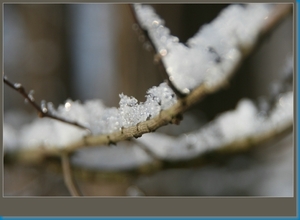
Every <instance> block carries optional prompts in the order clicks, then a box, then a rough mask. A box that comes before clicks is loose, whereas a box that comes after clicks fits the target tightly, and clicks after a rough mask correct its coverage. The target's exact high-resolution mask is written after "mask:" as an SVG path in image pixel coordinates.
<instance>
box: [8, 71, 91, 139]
mask: <svg viewBox="0 0 300 220" xmlns="http://www.w3.org/2000/svg"><path fill="white" fill-rule="evenodd" d="M3 82H4V83H5V84H6V85H8V86H9V87H10V88H12V89H13V90H15V91H17V92H18V93H20V94H21V95H22V96H23V97H24V98H25V100H26V101H28V102H29V103H30V104H31V106H32V107H33V108H34V109H35V110H37V112H38V116H39V117H40V118H44V117H46V118H51V119H54V120H57V121H60V122H63V123H67V124H70V125H74V126H76V127H78V128H81V129H85V130H87V131H88V132H89V133H91V131H90V129H89V128H87V127H85V126H83V125H81V124H79V123H77V122H73V121H68V120H66V119H64V118H61V117H59V116H55V115H53V114H51V113H50V112H49V111H48V109H47V108H46V107H43V108H42V107H41V106H39V105H38V104H37V103H36V102H35V101H34V98H33V97H32V96H30V95H29V94H28V93H27V92H26V91H25V88H24V87H23V86H22V84H20V83H12V82H10V81H9V80H8V79H7V77H6V76H4V77H3Z"/></svg>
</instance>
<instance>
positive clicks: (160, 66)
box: [129, 4, 186, 98]
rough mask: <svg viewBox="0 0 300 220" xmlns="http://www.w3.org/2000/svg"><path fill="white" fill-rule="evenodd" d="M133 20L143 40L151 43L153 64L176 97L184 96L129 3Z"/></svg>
mask: <svg viewBox="0 0 300 220" xmlns="http://www.w3.org/2000/svg"><path fill="white" fill-rule="evenodd" d="M129 8H130V11H131V14H132V17H133V20H134V22H135V25H136V32H137V33H138V34H139V35H140V36H143V37H144V38H145V40H144V42H143V43H145V42H148V43H149V44H150V45H151V48H152V49H153V50H152V51H154V62H155V64H157V65H158V69H159V71H160V72H161V74H162V76H163V77H164V78H165V79H166V80H167V83H168V85H169V86H170V87H171V88H172V90H173V91H174V93H175V94H176V95H177V97H179V98H182V97H184V96H186V94H183V93H181V92H180V91H179V90H178V89H177V88H176V87H175V86H174V85H173V83H172V81H171V80H170V78H169V74H168V73H167V69H166V67H165V64H164V63H163V61H162V57H161V55H160V53H159V51H158V50H157V48H156V47H155V44H154V42H153V41H152V40H151V38H150V37H149V34H148V31H147V30H145V29H144V28H143V27H142V25H141V24H140V21H139V19H138V18H137V16H136V13H135V10H134V6H133V5H132V4H130V5H129Z"/></svg>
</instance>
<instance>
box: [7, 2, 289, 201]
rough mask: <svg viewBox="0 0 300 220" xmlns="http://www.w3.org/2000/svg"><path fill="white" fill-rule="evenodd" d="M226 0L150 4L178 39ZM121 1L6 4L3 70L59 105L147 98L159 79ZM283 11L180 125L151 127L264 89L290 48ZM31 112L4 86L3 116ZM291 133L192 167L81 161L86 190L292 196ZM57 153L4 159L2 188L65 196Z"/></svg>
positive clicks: (213, 110)
mask: <svg viewBox="0 0 300 220" xmlns="http://www.w3.org/2000/svg"><path fill="white" fill-rule="evenodd" d="M226 6H227V5H225V4H167V5H166V4H159V5H154V7H155V9H156V10H157V12H158V14H159V15H160V16H161V17H162V18H163V19H164V20H165V22H166V26H167V27H169V28H170V30H171V33H172V34H173V35H176V36H178V37H179V39H180V41H181V42H183V43H184V42H186V41H187V39H188V38H190V37H192V36H193V35H194V34H195V33H196V32H197V31H198V30H199V27H200V26H201V25H203V24H205V23H208V22H210V21H211V20H213V18H215V17H216V16H217V14H218V13H219V12H220V11H221V10H222V9H223V8H224V7H226ZM133 22H134V19H133V17H132V14H131V11H130V9H129V6H128V5H126V4H4V31H3V36H4V43H3V45H4V47H3V48H4V73H5V75H6V76H7V77H8V79H9V80H11V81H13V82H20V83H21V84H23V86H24V87H25V88H26V89H27V91H29V90H31V89H32V90H34V97H35V100H36V101H37V102H40V101H41V100H46V101H51V102H53V103H54V105H55V106H56V107H57V106H58V105H59V104H63V103H64V101H65V100H67V99H68V98H71V99H72V100H82V101H84V100H88V99H102V100H103V101H104V103H105V104H106V105H107V106H118V102H119V96H118V94H120V93H124V94H126V95H129V96H134V97H136V98H137V99H138V100H139V101H144V100H145V94H146V91H147V90H148V89H149V88H150V87H152V86H155V85H158V84H159V83H161V82H162V81H163V80H164V77H163V76H162V75H161V74H160V72H159V69H158V67H157V66H155V65H154V62H153V53H151V52H149V51H147V50H146V49H145V48H144V46H143V44H142V43H141V42H140V41H139V37H138V36H137V34H136V33H135V32H134V30H133V28H132V25H133ZM293 34H294V32H293V16H292V15H290V16H289V17H288V18H287V19H285V20H284V21H283V22H282V23H281V24H280V26H279V27H278V28H277V29H276V30H275V31H274V32H273V33H272V34H271V35H269V36H268V38H267V39H265V41H264V43H263V44H262V45H260V47H259V49H258V50H256V52H255V53H254V54H253V55H251V56H250V57H249V58H247V59H246V60H245V62H244V63H243V65H242V66H241V68H240V69H239V71H238V73H237V74H236V76H234V77H233V79H232V80H231V82H230V85H229V86H228V87H227V88H225V89H222V90H221V91H220V92H217V93H216V94H213V95H211V96H209V97H207V98H205V99H204V100H203V101H202V102H201V103H199V104H197V105H196V106H195V107H193V108H192V109H191V110H189V111H188V112H187V113H186V115H185V118H184V120H183V121H182V123H181V125H179V126H173V125H172V126H167V127H165V128H161V129H160V130H159V132H165V133H168V134H170V135H178V134H181V133H184V132H187V131H190V130H193V129H194V128H196V127H199V125H201V124H205V123H206V122H208V121H210V120H212V119H213V118H215V117H216V116H217V115H218V114H220V113H221V112H223V111H226V110H230V109H233V108H235V106H236V104H237V102H238V101H239V100H240V99H241V98H243V97H247V98H251V99H254V100H255V99H256V100H257V99H258V98H259V97H261V96H268V95H270V94H271V93H272V90H271V88H272V83H273V82H276V80H277V81H278V79H279V78H280V77H279V76H280V74H281V73H282V72H283V71H284V68H285V63H286V60H287V59H288V58H289V57H292V56H293V42H294V39H293ZM34 117H36V113H35V112H34V110H33V109H32V107H31V106H29V105H27V104H25V103H24V99H23V98H22V97H21V96H20V95H19V94H17V93H16V92H15V91H12V90H11V89H10V88H8V87H6V86H4V122H5V123H8V124H10V125H11V126H12V127H14V128H15V129H17V128H18V127H20V126H22V125H23V124H24V123H29V122H30V121H31V120H32V119H33V118H34ZM293 161H294V154H293V134H292V133H291V134H289V135H287V136H286V137H284V138H281V139H276V141H274V142H272V143H268V144H265V145H263V146H259V147H257V148H255V149H252V150H249V151H247V152H240V153H237V154H234V155H225V156H223V157H220V158H219V157H217V158H215V159H213V160H211V161H210V162H209V163H208V164H207V165H205V166H201V167H195V168H192V169H171V170H164V171H160V172H157V173H155V174H151V175H138V176H136V175H135V176H133V177H130V178H128V177H123V176H122V175H121V176H119V175H117V176H114V175H110V176H109V177H108V176H107V175H104V174H103V173H101V172H98V171H91V170H88V171H86V170H80V171H78V172H77V174H76V175H77V181H78V184H79V185H80V187H81V188H82V190H83V191H84V192H85V195H105V196H113V195H118V196H123V195H158V196H170V195H180V196H181V195H183V196H184V195H196V196H197V195H199V196H201V195H206V196H209V195H220V196H223V195H237V196H245V195H246V196H248V195H250V196H251V195H254V196H255V195H258V196H292V195H293V187H294V185H293V181H294V179H293V170H294V169H293V165H294V163H293ZM55 164H57V161H53V163H51V162H47V164H45V165H43V166H32V165H24V164H18V163H14V162H13V161H10V160H8V159H7V160H5V167H4V195H16V196H18V195H21V196H31V195H38V196H53V195H69V192H68V190H67V189H66V187H65V185H64V183H63V177H62V174H61V171H60V168H59V166H57V165H55Z"/></svg>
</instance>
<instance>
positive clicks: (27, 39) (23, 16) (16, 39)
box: [4, 4, 70, 111]
mask: <svg viewBox="0 0 300 220" xmlns="http://www.w3.org/2000/svg"><path fill="white" fill-rule="evenodd" d="M64 11H65V5H62V4H57V5H49V4H48V5H43V4H34V5H30V4H20V5H5V7H4V19H6V23H7V22H10V24H12V25H7V26H4V32H5V35H4V50H5V55H6V56H5V59H4V60H5V63H4V72H5V74H6V75H7V76H8V77H9V79H11V80H12V81H15V82H20V83H22V84H23V85H24V86H25V88H26V89H27V90H30V89H34V91H35V93H34V97H35V99H36V100H37V101H38V102H39V101H40V100H42V99H45V100H47V101H51V102H53V103H54V104H56V105H57V104H59V103H62V102H63V101H64V100H66V99H67V98H68V95H69V85H70V84H69V82H70V78H69V58H68V52H67V51H68V50H67V49H68V41H67V39H66V33H65V30H66V29H65V25H66V18H65V15H66V14H65V13H64ZM9 19H10V20H9ZM15 26H17V27H19V28H20V29H21V30H22V31H20V33H21V34H20V35H15V34H14V32H13V30H14V29H13V28H14V27H15ZM20 42H21V43H20ZM16 45H18V46H16ZM10 54H18V56H15V57H13V56H10ZM5 92H6V94H5V99H6V100H8V99H14V98H16V99H17V98H18V99H20V97H19V96H18V95H16V94H15V92H14V91H11V90H9V91H8V89H7V88H5ZM12 103H13V102H9V103H8V102H7V103H5V108H6V109H8V108H20V109H23V108H24V102H23V101H20V102H17V103H18V104H17V105H13V104H12ZM26 109H28V110H29V111H33V109H32V108H31V107H27V108H26Z"/></svg>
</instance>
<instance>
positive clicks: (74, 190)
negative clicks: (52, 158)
mask: <svg viewBox="0 0 300 220" xmlns="http://www.w3.org/2000/svg"><path fill="white" fill-rule="evenodd" d="M61 163H62V169H63V174H64V181H65V184H66V186H67V188H68V190H69V192H70V193H71V195H72V196H82V193H81V192H80V190H79V188H78V186H77V185H76V184H75V182H74V179H73V177H72V170H71V166H70V161H69V154H68V153H62V155H61Z"/></svg>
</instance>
